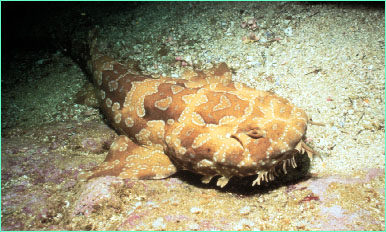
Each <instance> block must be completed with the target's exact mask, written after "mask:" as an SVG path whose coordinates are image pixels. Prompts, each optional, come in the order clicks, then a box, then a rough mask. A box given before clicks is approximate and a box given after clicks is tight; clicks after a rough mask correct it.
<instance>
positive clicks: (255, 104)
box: [83, 38, 308, 187]
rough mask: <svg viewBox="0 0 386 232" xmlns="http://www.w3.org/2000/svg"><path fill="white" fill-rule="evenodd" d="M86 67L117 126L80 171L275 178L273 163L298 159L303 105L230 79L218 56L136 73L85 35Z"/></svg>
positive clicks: (303, 123)
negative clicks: (158, 73) (179, 69)
mask: <svg viewBox="0 0 386 232" xmlns="http://www.w3.org/2000/svg"><path fill="white" fill-rule="evenodd" d="M90 44H91V45H90V50H91V57H92V60H91V61H90V68H91V71H92V73H93V74H94V76H93V78H94V83H95V86H96V87H97V88H98V93H99V94H98V97H99V102H100V106H101V109H102V111H103V113H104V114H105V116H106V118H107V120H108V121H109V122H110V123H111V125H112V126H113V127H114V128H115V129H116V130H117V131H118V132H119V133H120V134H121V136H119V138H118V139H117V140H116V141H115V142H114V144H113V145H112V146H111V148H110V151H109V153H108V155H107V157H106V160H105V162H104V163H102V164H101V165H100V166H99V167H97V168H95V169H93V170H91V171H88V172H86V173H85V174H84V175H83V177H84V178H85V179H89V178H94V177H98V176H105V175H114V176H119V177H121V178H131V179H157V178H165V177H168V176H170V175H172V174H173V173H175V172H176V171H177V170H178V169H187V170H190V171H193V172H197V173H200V174H203V175H204V177H203V179H202V181H203V182H204V183H208V182H209V181H210V179H211V178H212V177H213V176H217V175H219V176H221V178H220V179H219V180H218V182H217V185H219V186H221V187H223V186H225V185H226V184H227V183H228V180H229V179H230V178H231V177H232V176H241V177H242V176H248V175H255V174H258V177H257V179H256V180H255V181H254V182H253V184H260V183H261V181H270V180H273V179H274V176H275V173H276V171H275V168H276V167H277V166H279V167H283V169H284V171H285V172H286V170H285V168H286V166H287V165H292V166H294V167H295V166H296V163H295V161H294V158H293V157H294V155H295V154H296V153H298V152H302V153H303V152H304V149H303V148H304V146H303V144H304V143H303V142H302V139H303V137H304V135H305V133H306V128H307V122H308V119H307V116H306V114H305V112H304V111H303V110H301V109H299V108H297V107H296V106H294V105H292V104H291V103H290V102H289V101H288V100H286V99H284V98H281V97H279V96H276V95H274V94H272V93H270V92H265V91H259V90H255V89H252V88H249V87H247V86H245V85H243V84H241V83H233V82H231V72H230V69H229V68H228V67H227V66H226V64H224V63H221V64H219V65H217V66H214V67H213V68H212V69H210V70H206V71H189V70H188V71H186V72H185V74H184V75H183V76H182V78H183V79H172V78H161V79H152V78H151V77H150V76H140V75H138V74H135V73H134V72H132V71H130V70H128V69H127V68H126V66H124V65H122V64H119V63H118V62H115V61H113V60H112V58H110V57H108V56H106V55H103V54H101V53H100V52H99V51H98V49H97V47H96V44H97V43H96V39H95V38H94V39H93V40H92V41H91V42H90Z"/></svg>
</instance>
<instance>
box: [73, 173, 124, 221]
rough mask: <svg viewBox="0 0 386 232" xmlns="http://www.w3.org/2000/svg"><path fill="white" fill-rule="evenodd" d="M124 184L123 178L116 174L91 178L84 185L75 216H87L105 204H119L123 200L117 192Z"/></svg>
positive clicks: (74, 212) (75, 208) (76, 204)
mask: <svg viewBox="0 0 386 232" xmlns="http://www.w3.org/2000/svg"><path fill="white" fill-rule="evenodd" d="M122 185H124V182H123V180H121V179H120V178H118V177H114V176H105V177H101V178H96V179H93V180H91V181H90V182H88V183H87V184H86V185H85V186H84V187H83V190H82V191H81V194H80V196H79V198H78V200H77V201H76V203H75V207H74V211H73V213H72V214H73V216H75V215H79V214H83V215H86V216H87V215H89V214H91V213H92V212H94V211H95V209H96V208H97V207H100V206H102V205H103V204H108V205H113V206H118V205H119V204H120V203H121V201H120V199H119V196H117V195H116V192H117V190H118V189H119V187H121V186H122Z"/></svg>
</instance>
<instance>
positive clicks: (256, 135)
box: [247, 128, 265, 139]
mask: <svg viewBox="0 0 386 232" xmlns="http://www.w3.org/2000/svg"><path fill="white" fill-rule="evenodd" d="M247 135H248V136H249V137H251V138H252V139H260V138H263V137H264V136H265V134H264V132H263V131H262V130H260V129H259V128H253V129H250V130H249V131H248V132H247Z"/></svg>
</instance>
